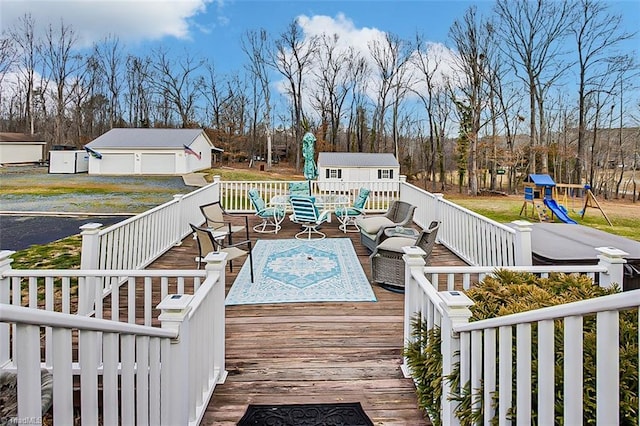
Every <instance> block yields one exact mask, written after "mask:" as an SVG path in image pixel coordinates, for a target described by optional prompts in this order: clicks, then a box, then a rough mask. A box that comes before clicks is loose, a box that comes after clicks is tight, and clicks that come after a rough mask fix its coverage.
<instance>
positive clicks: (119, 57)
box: [94, 35, 124, 128]
mask: <svg viewBox="0 0 640 426" xmlns="http://www.w3.org/2000/svg"><path fill="white" fill-rule="evenodd" d="M94 56H95V58H96V60H97V63H98V65H99V66H100V70H101V72H102V75H103V76H104V80H105V83H106V88H107V90H108V92H109V111H108V114H109V128H113V127H114V126H115V124H116V121H118V120H120V118H121V105H120V96H121V93H122V88H123V85H124V79H123V73H124V70H123V63H124V55H123V51H122V45H121V44H120V40H119V39H118V37H116V36H114V35H110V36H108V37H106V38H105V39H104V40H102V42H101V43H100V44H96V45H95V46H94Z"/></svg>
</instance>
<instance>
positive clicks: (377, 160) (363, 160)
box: [318, 152, 400, 167]
mask: <svg viewBox="0 0 640 426" xmlns="http://www.w3.org/2000/svg"><path fill="white" fill-rule="evenodd" d="M333 166H335V167H400V164H399V163H398V160H396V157H394V155H393V154H388V153H373V152H321V153H319V154H318V167H333Z"/></svg>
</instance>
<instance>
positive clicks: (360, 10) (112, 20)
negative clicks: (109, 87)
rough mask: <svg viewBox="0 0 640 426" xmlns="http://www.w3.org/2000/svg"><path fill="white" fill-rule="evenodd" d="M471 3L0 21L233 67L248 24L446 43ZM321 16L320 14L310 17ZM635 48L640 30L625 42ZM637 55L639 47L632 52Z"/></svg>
mask: <svg viewBox="0 0 640 426" xmlns="http://www.w3.org/2000/svg"><path fill="white" fill-rule="evenodd" d="M607 4H609V5H610V7H611V12H613V13H621V14H622V15H623V16H624V24H625V28H626V29H627V30H628V31H630V32H635V31H639V30H640V1H638V0H633V1H608V2H607ZM470 5H476V6H477V7H478V9H479V11H480V12H489V11H490V10H491V7H492V5H493V2H492V1H428V0H423V1H410V0H374V1H372V0H368V1H365V0H350V1H310V0H309V1H306V0H299V1H284V0H280V1H276V0H263V1H255V0H254V1H250V0H164V1H154V0H136V1H132V0H128V1H125V0H109V1H105V0H76V1H68V0H39V1H33V0H2V1H1V2H0V26H1V28H2V29H3V30H4V29H7V28H10V27H11V26H12V25H13V24H14V23H15V22H16V19H17V18H18V17H20V16H23V15H24V14H25V13H31V14H32V16H33V17H34V18H35V20H36V23H37V24H38V28H39V29H40V30H44V29H45V28H46V27H47V25H48V24H49V23H50V22H52V23H53V24H54V25H57V24H58V23H59V22H60V21H59V20H60V19H61V18H62V19H63V20H64V22H65V23H66V24H70V25H71V26H72V27H73V28H74V30H75V31H76V33H77V34H78V36H79V41H80V42H81V43H82V44H83V45H85V46H88V45H90V44H91V43H92V42H95V41H98V40H100V39H102V38H104V37H105V36H106V35H108V34H114V35H116V36H118V37H119V39H120V40H121V41H122V42H123V43H124V45H125V47H126V48H127V50H128V51H132V52H135V53H144V52H145V51H148V50H149V49H150V48H151V47H155V46H158V45H162V46H165V47H168V48H169V49H171V50H172V51H175V52H184V51H185V50H186V51H188V52H189V53H190V54H192V55H194V56H197V57H200V56H203V57H206V58H208V59H210V60H212V61H213V62H214V63H215V65H216V68H217V69H219V70H220V71H222V72H232V71H234V70H237V69H239V67H241V66H242V63H243V62H245V61H246V59H245V56H244V53H243V52H242V50H241V49H240V38H241V35H242V34H243V33H245V32H246V31H247V30H251V29H256V30H257V29H259V28H265V29H266V30H267V31H269V32H270V33H271V34H273V35H277V34H279V33H281V32H282V31H284V29H285V28H286V25H287V24H288V23H289V22H291V21H292V20H293V19H295V18H296V17H298V16H301V15H303V16H306V17H308V18H309V20H310V25H316V26H326V25H328V24H327V23H329V24H330V25H331V26H332V27H333V28H340V29H342V30H344V31H349V32H350V33H351V34H352V35H353V36H354V37H361V38H362V39H364V38H366V34H370V33H371V31H376V30H377V31H382V32H392V33H394V34H396V35H398V36H400V37H402V38H407V39H410V38H413V37H414V36H415V34H416V32H419V33H421V34H423V35H424V36H425V37H426V38H427V39H428V40H430V41H434V42H442V43H446V42H447V34H448V31H449V27H450V26H451V24H452V23H453V21H454V20H455V19H456V18H460V17H462V16H463V14H464V12H465V10H466V9H467V8H468V7H469V6H470ZM320 16H324V17H326V18H325V19H324V20H320V19H315V20H314V19H313V18H314V17H316V18H317V17H320ZM637 46H640V36H639V35H636V37H635V38H634V40H633V41H631V42H629V43H627V45H626V47H627V48H628V49H632V48H636V49H637ZM636 53H637V52H636Z"/></svg>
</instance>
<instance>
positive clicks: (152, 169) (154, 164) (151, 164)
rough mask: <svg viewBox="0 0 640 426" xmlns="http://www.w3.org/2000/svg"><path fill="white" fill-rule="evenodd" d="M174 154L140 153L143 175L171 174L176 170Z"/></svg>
mask: <svg viewBox="0 0 640 426" xmlns="http://www.w3.org/2000/svg"><path fill="white" fill-rule="evenodd" d="M175 158H176V156H175V154H142V159H141V162H142V164H141V170H142V174H143V175H172V174H175V172H176V161H175Z"/></svg>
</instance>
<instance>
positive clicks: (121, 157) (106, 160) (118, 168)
mask: <svg viewBox="0 0 640 426" xmlns="http://www.w3.org/2000/svg"><path fill="white" fill-rule="evenodd" d="M99 161H100V173H101V174H104V175H130V174H133V173H134V170H135V169H134V160H133V154H107V155H103V156H102V159H101V160H99Z"/></svg>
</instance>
